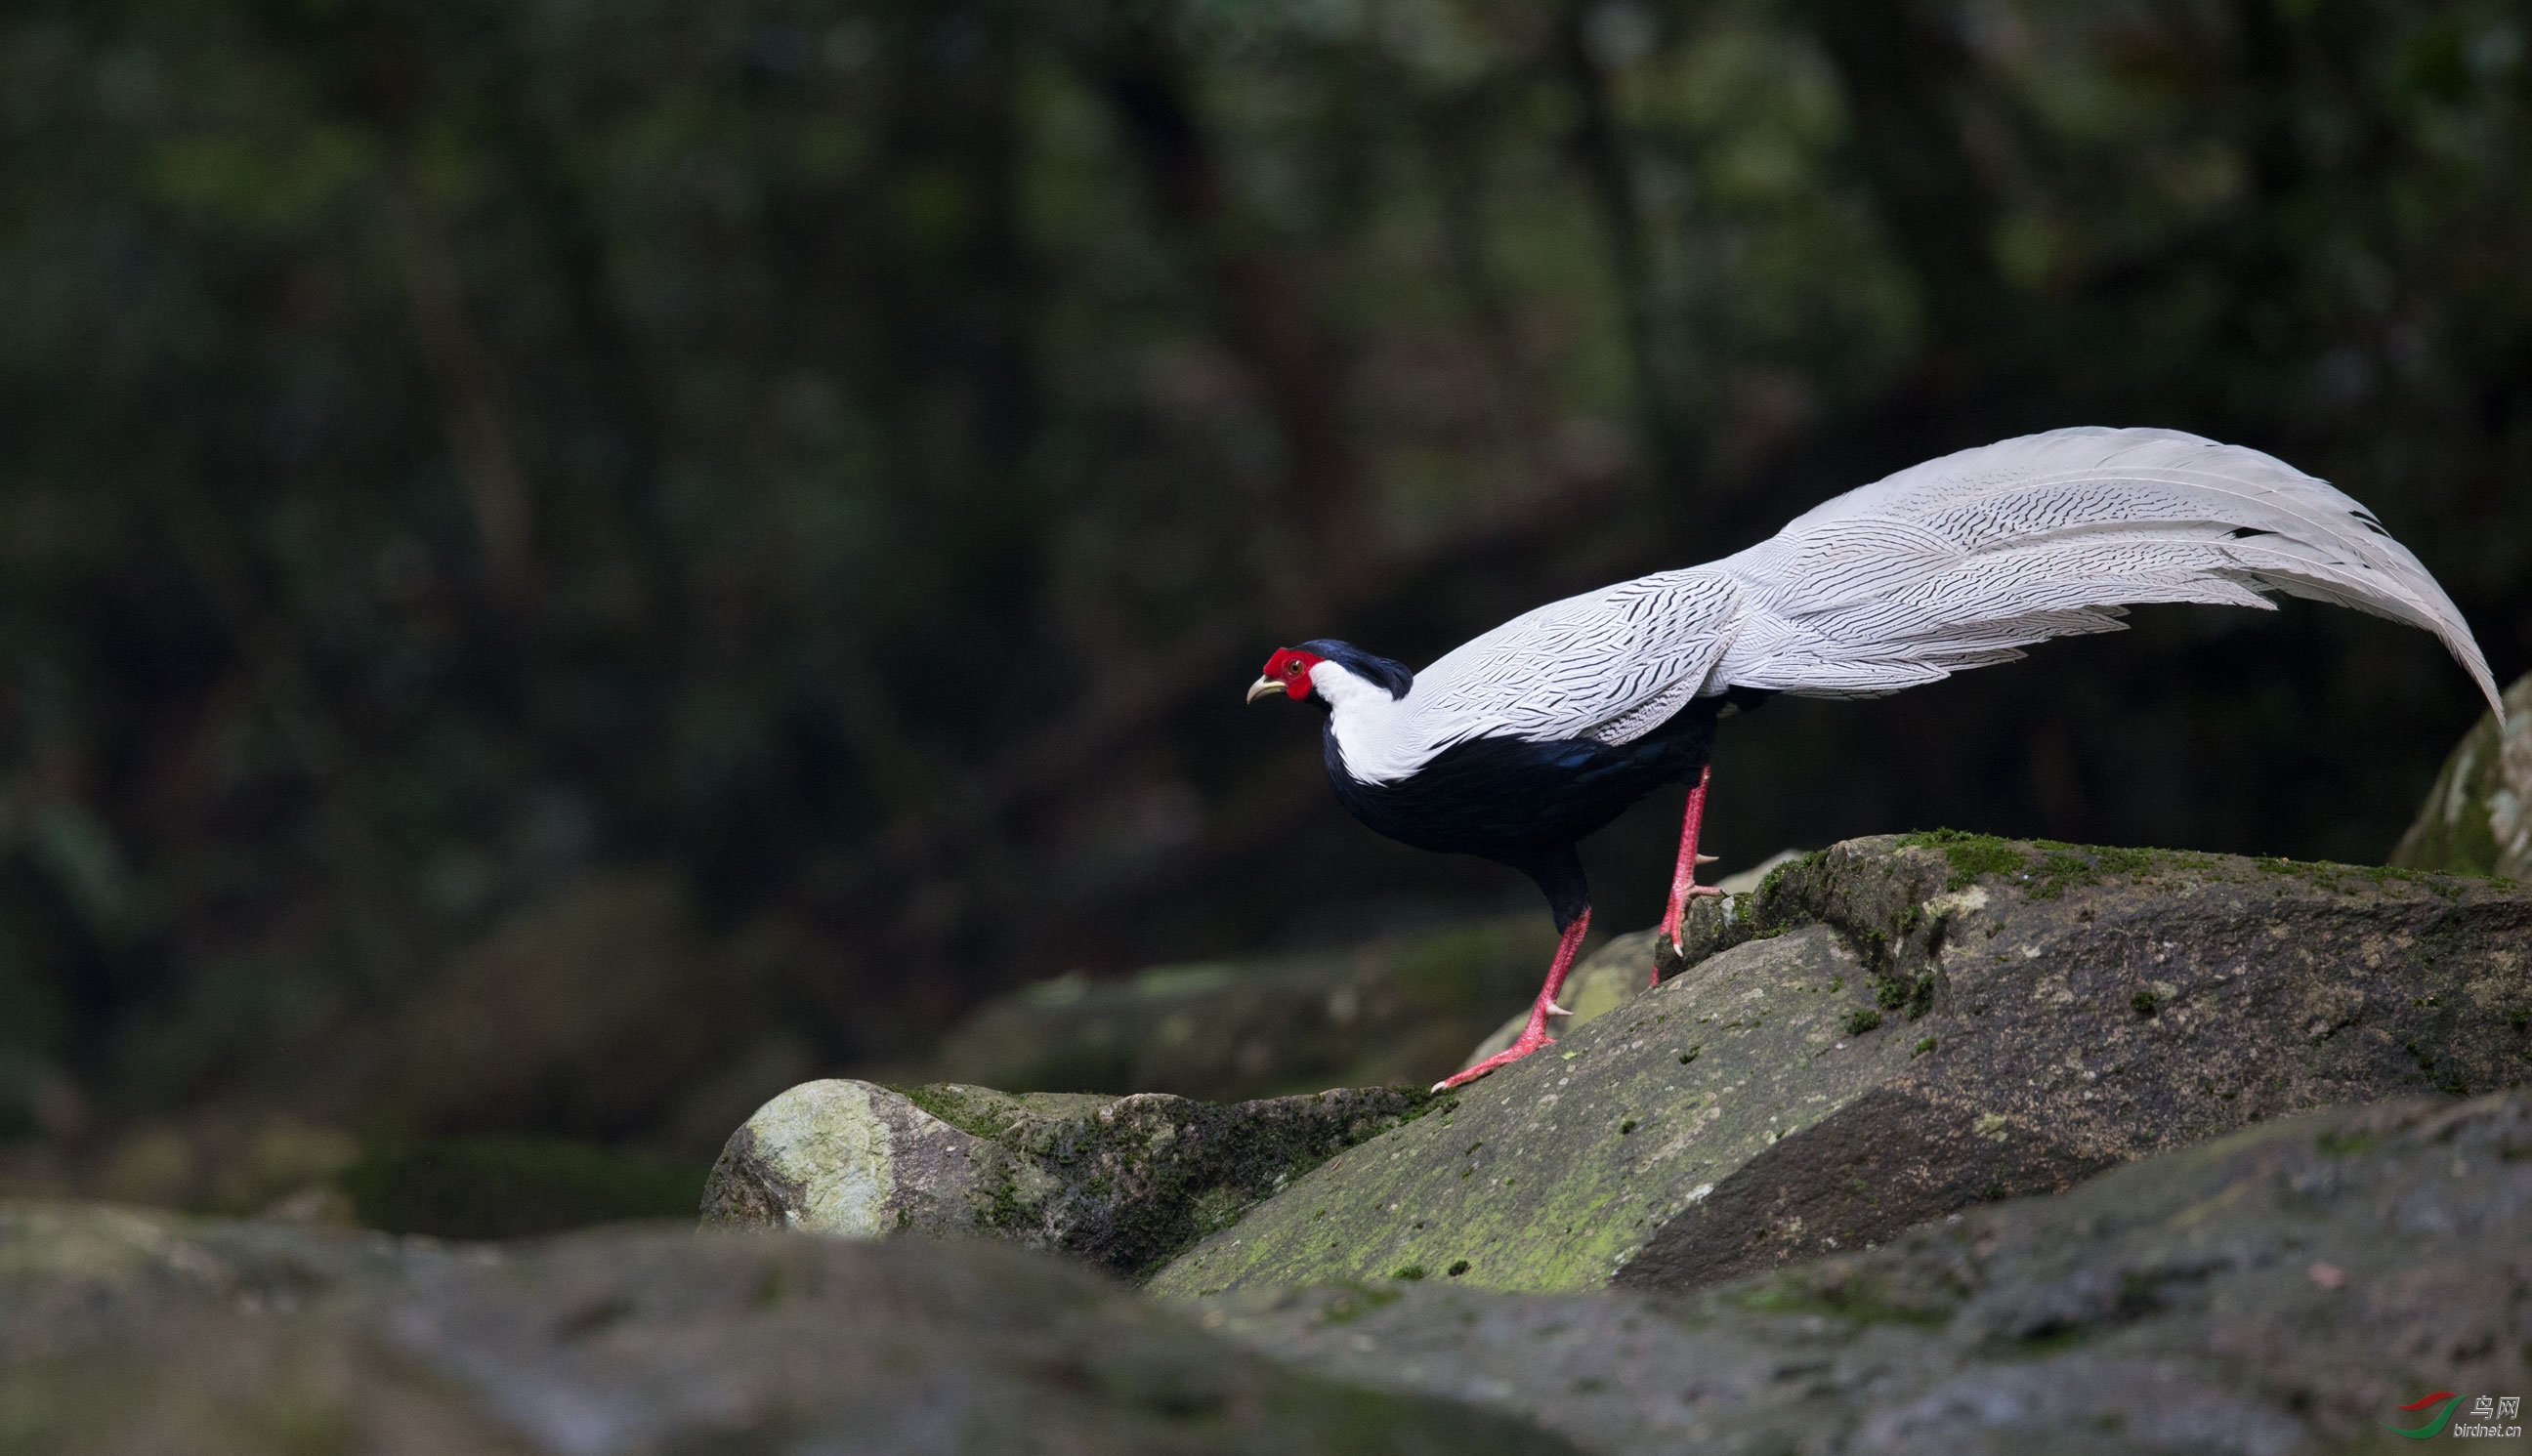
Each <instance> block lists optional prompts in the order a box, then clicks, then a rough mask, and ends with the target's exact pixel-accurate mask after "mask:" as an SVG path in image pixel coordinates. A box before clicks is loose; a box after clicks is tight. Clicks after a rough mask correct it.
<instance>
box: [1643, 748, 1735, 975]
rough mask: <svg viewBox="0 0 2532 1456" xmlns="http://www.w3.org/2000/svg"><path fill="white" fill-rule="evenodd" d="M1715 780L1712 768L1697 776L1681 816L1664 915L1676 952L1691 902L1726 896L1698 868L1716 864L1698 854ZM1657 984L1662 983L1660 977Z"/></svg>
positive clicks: (1665, 929)
mask: <svg viewBox="0 0 2532 1456" xmlns="http://www.w3.org/2000/svg"><path fill="white" fill-rule="evenodd" d="M1713 778H1714V768H1713V766H1712V765H1711V764H1709V765H1707V766H1706V767H1705V768H1704V769H1703V770H1702V771H1700V772H1699V773H1698V775H1697V787H1696V788H1694V789H1691V790H1689V791H1688V809H1687V812H1684V813H1682V814H1681V815H1680V816H1679V864H1678V866H1677V867H1676V868H1673V869H1672V870H1671V872H1670V909H1669V910H1668V911H1666V912H1664V913H1663V915H1662V926H1661V927H1662V934H1663V935H1664V936H1665V937H1667V938H1668V939H1669V941H1670V945H1671V949H1673V950H1677V949H1679V927H1680V923H1681V922H1683V921H1685V920H1686V919H1687V918H1688V902H1689V901H1690V900H1692V899H1695V898H1696V897H1697V896H1698V895H1720V894H1722V893H1723V892H1722V891H1721V890H1718V889H1715V888H1714V887H1713V886H1711V885H1701V884H1698V882H1697V867H1698V866H1699V865H1710V864H1712V863H1714V857H1713V856H1712V855H1700V854H1698V852H1697V831H1698V827H1699V826H1701V825H1702V824H1703V823H1704V822H1705V786H1706V784H1707V783H1709V782H1711V781H1712V779H1713ZM1655 980H1656V982H1658V980H1659V978H1658V976H1656V978H1655Z"/></svg>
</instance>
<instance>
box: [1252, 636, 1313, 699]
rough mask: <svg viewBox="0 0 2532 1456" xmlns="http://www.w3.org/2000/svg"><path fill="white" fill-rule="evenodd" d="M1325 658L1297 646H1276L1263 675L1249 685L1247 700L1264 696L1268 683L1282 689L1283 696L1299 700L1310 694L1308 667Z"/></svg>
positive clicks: (1267, 660)
mask: <svg viewBox="0 0 2532 1456" xmlns="http://www.w3.org/2000/svg"><path fill="white" fill-rule="evenodd" d="M1326 660H1327V659H1326V658H1323V657H1321V656H1319V655H1318V654H1317V653H1316V652H1304V651H1302V650H1300V649H1299V648H1297V647H1278V648H1276V649H1275V655H1274V656H1272V657H1269V658H1267V659H1266V671H1265V675H1264V676H1262V677H1260V678H1259V679H1258V680H1257V681H1256V683H1255V684H1254V685H1252V686H1251V687H1250V689H1249V694H1248V698H1249V701H1251V702H1254V701H1256V700H1258V699H1259V698H1262V697H1264V696H1265V689H1266V686H1267V685H1268V684H1270V683H1271V684H1273V685H1274V686H1276V687H1278V688H1281V689H1283V690H1284V696H1285V697H1287V698H1290V699H1292V700H1294V701H1295V702H1298V701H1300V700H1303V699H1305V698H1307V697H1309V696H1310V669H1311V668H1313V667H1316V666H1318V665H1319V664H1320V663H1321V662H1324V661H1326Z"/></svg>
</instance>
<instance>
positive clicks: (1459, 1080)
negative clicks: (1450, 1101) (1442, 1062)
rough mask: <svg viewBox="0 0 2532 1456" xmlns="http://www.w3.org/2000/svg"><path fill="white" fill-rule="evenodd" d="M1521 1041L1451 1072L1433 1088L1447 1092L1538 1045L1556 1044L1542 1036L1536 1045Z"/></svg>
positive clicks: (1508, 1062)
mask: <svg viewBox="0 0 2532 1456" xmlns="http://www.w3.org/2000/svg"><path fill="white" fill-rule="evenodd" d="M1528 1039H1529V1038H1527V1037H1523V1038H1522V1041H1526V1040H1528ZM1522 1041H1516V1042H1514V1043H1513V1044H1512V1045H1510V1046H1507V1047H1505V1048H1504V1049H1503V1050H1501V1051H1498V1052H1496V1053H1495V1054H1494V1055H1493V1056H1490V1057H1488V1058H1486V1059H1485V1060H1484V1061H1482V1062H1479V1063H1477V1064H1476V1065H1475V1066H1473V1067H1470V1068H1468V1069H1467V1071H1465V1072H1454V1073H1452V1074H1451V1075H1450V1076H1448V1077H1445V1078H1443V1079H1442V1080H1441V1081H1439V1082H1437V1083H1434V1084H1433V1090H1434V1091H1435V1092H1448V1091H1450V1090H1451V1089H1452V1088H1455V1087H1466V1086H1467V1085H1468V1084H1469V1083H1471V1082H1474V1081H1476V1080H1477V1079H1478V1078H1480V1077H1483V1076H1485V1075H1486V1074H1487V1073H1488V1072H1491V1071H1493V1070H1494V1069H1495V1068H1497V1067H1503V1066H1509V1065H1511V1064H1512V1063H1514V1062H1517V1061H1520V1060H1521V1059H1522V1058H1523V1057H1525V1056H1527V1055H1529V1054H1530V1053H1531V1052H1533V1051H1536V1050H1538V1048H1539V1047H1540V1046H1553V1045H1555V1044H1556V1043H1554V1042H1552V1041H1550V1040H1548V1039H1547V1038H1546V1037H1544V1036H1541V1037H1540V1038H1539V1039H1538V1041H1537V1043H1536V1045H1529V1046H1525V1045H1523V1044H1522Z"/></svg>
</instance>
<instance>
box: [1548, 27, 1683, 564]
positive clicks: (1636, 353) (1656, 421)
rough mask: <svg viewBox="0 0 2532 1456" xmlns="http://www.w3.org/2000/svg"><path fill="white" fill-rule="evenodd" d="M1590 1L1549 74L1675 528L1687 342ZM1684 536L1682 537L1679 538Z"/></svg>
mask: <svg viewBox="0 0 2532 1456" xmlns="http://www.w3.org/2000/svg"><path fill="white" fill-rule="evenodd" d="M1603 8H1604V7H1602V6H1601V5H1600V4H1598V3H1597V0H1571V3H1568V4H1567V5H1565V6H1564V7H1563V9H1562V10H1561V11H1560V12H1559V13H1558V16H1557V24H1556V37H1555V53H1554V54H1555V65H1556V69H1557V71H1558V73H1559V76H1560V78H1561V80H1562V81H1563V82H1564V84H1565V87H1566V89H1567V90H1569V91H1570V92H1571V93H1572V95H1573V97H1574V102H1575V109H1576V120H1575V124H1574V131H1573V134H1572V136H1571V137H1570V138H1569V139H1568V142H1567V145H1568V148H1569V150H1570V152H1571V154H1572V156H1573V159H1574V163H1575V165H1576V166H1578V167H1579V168H1581V170H1582V173H1583V179H1584V181H1585V183H1586V184H1587V185H1588V187H1589V191H1590V195H1591V199H1592V201H1593V203H1594V204H1595V205H1596V206H1597V207H1598V209H1599V213H1600V230H1601V233H1602V235H1603V236H1604V237H1605V238H1606V239H1607V242H1608V252H1609V275H1610V280H1611V282H1613V283H1614V284H1615V285H1616V287H1617V292H1618V299H1617V303H1618V310H1619V318H1620V322H1621V326H1622V328H1623V330H1624V333H1625V336H1626V341H1627V361H1628V364H1629V365H1630V367H1631V369H1632V372H1633V375H1634V380H1635V392H1636V419H1637V429H1638V431H1639V432H1640V434H1641V435H1642V437H1643V444H1644V452H1645V455H1646V457H1647V461H1646V463H1647V464H1648V465H1649V467H1650V475H1651V476H1652V479H1651V482H1650V483H1651V485H1652V487H1653V491H1652V495H1653V499H1654V500H1655V501H1656V502H1658V503H1659V508H1660V509H1661V510H1663V511H1664V513H1665V514H1667V515H1669V516H1670V517H1671V518H1672V521H1673V524H1674V525H1675V526H1676V525H1679V524H1681V523H1682V522H1683V521H1684V520H1685V519H1686V516H1687V513H1688V510H1689V503H1690V501H1691V499H1692V496H1691V493H1690V490H1689V486H1690V483H1691V481H1692V480H1693V479H1694V478H1695V476H1696V474H1697V445H1696V441H1695V438H1694V431H1693V429H1692V427H1691V425H1690V423H1689V419H1688V415H1687V409H1686V406H1687V387H1686V381H1685V380H1684V378H1683V377H1682V375H1683V372H1684V370H1685V367H1686V363H1687V362H1686V359H1685V349H1684V347H1683V345H1684V342H1685V341H1684V340H1682V339H1680V338H1679V337H1677V332H1676V330H1675V329H1673V328H1670V327H1666V326H1665V324H1666V321H1667V320H1666V314H1667V311H1668V310H1666V309H1665V308H1664V307H1663V302H1662V299H1661V291H1660V288H1659V285H1658V282H1657V280H1656V279H1655V277H1654V275H1653V260H1652V251H1651V248H1650V242H1649V239H1648V237H1647V234H1646V230H1647V226H1648V224H1647V222H1646V219H1645V217H1644V207H1643V200H1642V198H1641V196H1640V194H1639V191H1638V188H1637V183H1636V172H1635V164H1634V162H1633V160H1632V159H1631V158H1630V156H1629V154H1628V153H1629V148H1628V144H1627V139H1626V132H1625V129H1624V128H1623V127H1622V126H1621V125H1620V123H1619V119H1618V101H1617V97H1616V96H1615V94H1613V92H1612V90H1611V76H1610V64H1609V58H1607V57H1604V56H1602V55H1601V54H1599V53H1598V50H1597V47H1595V43H1594V38H1593V28H1594V25H1595V23H1596V20H1595V18H1596V17H1598V16H1599V15H1600V13H1601V12H1602V10H1603ZM1685 533H1686V532H1682V534H1685Z"/></svg>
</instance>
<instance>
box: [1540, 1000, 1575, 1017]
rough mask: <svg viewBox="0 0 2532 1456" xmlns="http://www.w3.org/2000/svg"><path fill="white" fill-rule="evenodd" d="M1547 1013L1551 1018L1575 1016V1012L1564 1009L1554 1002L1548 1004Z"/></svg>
mask: <svg viewBox="0 0 2532 1456" xmlns="http://www.w3.org/2000/svg"><path fill="white" fill-rule="evenodd" d="M1546 1011H1547V1014H1548V1015H1550V1016H1572V1015H1573V1014H1574V1013H1573V1012H1571V1011H1568V1010H1566V1009H1565V1008H1564V1007H1562V1006H1559V1005H1557V1004H1556V1003H1555V1002H1553V1001H1550V1002H1548V1003H1547V1006H1546Z"/></svg>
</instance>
